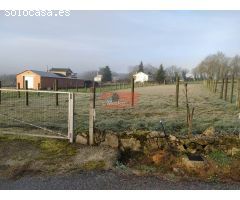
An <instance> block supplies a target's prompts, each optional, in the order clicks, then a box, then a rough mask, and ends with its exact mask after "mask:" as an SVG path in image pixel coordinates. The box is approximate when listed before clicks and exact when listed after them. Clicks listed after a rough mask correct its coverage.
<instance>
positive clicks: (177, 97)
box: [176, 74, 179, 108]
mask: <svg viewBox="0 0 240 200" xmlns="http://www.w3.org/2000/svg"><path fill="white" fill-rule="evenodd" d="M178 99H179V76H178V74H177V75H176V107H177V108H178Z"/></svg>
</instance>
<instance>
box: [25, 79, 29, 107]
mask: <svg viewBox="0 0 240 200" xmlns="http://www.w3.org/2000/svg"><path fill="white" fill-rule="evenodd" d="M25 90H28V81H25ZM28 95H29V93H28V91H26V106H28V105H29V96H28Z"/></svg>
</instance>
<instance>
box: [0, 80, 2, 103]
mask: <svg viewBox="0 0 240 200" xmlns="http://www.w3.org/2000/svg"><path fill="white" fill-rule="evenodd" d="M1 88H2V81H0V89H1ZM0 104H2V91H1V90H0Z"/></svg>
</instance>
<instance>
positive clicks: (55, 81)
mask: <svg viewBox="0 0 240 200" xmlns="http://www.w3.org/2000/svg"><path fill="white" fill-rule="evenodd" d="M53 89H54V91H58V80H54V85H53ZM58 105H59V101H58V93H56V106H58Z"/></svg>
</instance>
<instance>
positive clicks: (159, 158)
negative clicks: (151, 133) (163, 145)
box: [152, 150, 165, 165]
mask: <svg viewBox="0 0 240 200" xmlns="http://www.w3.org/2000/svg"><path fill="white" fill-rule="evenodd" d="M164 155H165V152H164V151H163V150H160V151H158V152H157V153H155V154H154V155H153V156H152V161H153V162H154V163H155V164H156V165H159V164H161V162H162V160H163V158H164Z"/></svg>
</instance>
